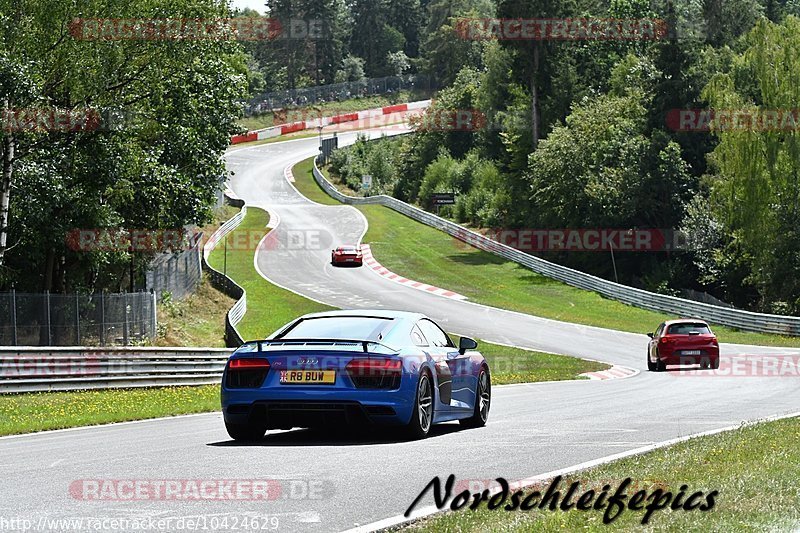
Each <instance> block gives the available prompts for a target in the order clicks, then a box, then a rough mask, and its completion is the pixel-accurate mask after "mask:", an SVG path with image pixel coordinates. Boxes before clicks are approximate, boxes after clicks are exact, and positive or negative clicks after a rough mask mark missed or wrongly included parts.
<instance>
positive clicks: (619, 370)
mask: <svg viewBox="0 0 800 533" xmlns="http://www.w3.org/2000/svg"><path fill="white" fill-rule="evenodd" d="M638 373H639V371H638V370H636V369H634V368H628V367H627V366H616V365H615V366H612V367H611V368H609V369H608V370H601V371H599V372H586V373H585V374H581V376H586V377H588V378H589V379H593V380H606V379H625V378H630V377H633V376H635V375H636V374H638Z"/></svg>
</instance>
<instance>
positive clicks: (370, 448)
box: [0, 127, 800, 531]
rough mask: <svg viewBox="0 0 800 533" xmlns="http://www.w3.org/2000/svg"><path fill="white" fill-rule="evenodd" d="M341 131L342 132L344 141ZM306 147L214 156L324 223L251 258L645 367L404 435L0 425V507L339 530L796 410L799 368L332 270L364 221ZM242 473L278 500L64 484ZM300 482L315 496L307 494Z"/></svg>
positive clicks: (277, 206) (498, 396) (206, 421)
mask: <svg viewBox="0 0 800 533" xmlns="http://www.w3.org/2000/svg"><path fill="white" fill-rule="evenodd" d="M392 129H393V131H397V128H396V127H395V128H392ZM354 137H355V136H354V135H352V134H345V135H342V136H341V140H342V143H343V144H345V143H349V142H352V141H353V139H354ZM316 150H317V140H316V139H308V140H297V141H292V142H287V143H280V144H270V145H264V146H259V147H254V148H248V149H243V150H234V151H232V152H229V154H228V156H227V159H228V163H229V168H230V169H231V170H232V171H234V172H235V175H234V177H233V178H232V180H231V186H232V188H233V190H234V191H235V192H236V193H237V194H238V195H239V196H241V197H242V198H244V199H245V200H246V201H247V202H248V204H251V205H254V206H258V207H263V208H265V209H268V210H269V211H270V212H271V213H272V215H273V216H275V217H278V218H279V219H280V223H279V224H278V226H277V228H276V230H275V231H277V232H278V236H279V237H280V239H279V242H285V240H286V238H288V237H289V235H290V233H289V232H295V234H297V233H296V232H301V233H302V232H305V231H307V230H312V231H320V232H321V235H322V236H323V239H322V242H323V244H322V245H321V246H319V247H318V249H308V248H307V247H306V248H302V247H301V249H293V248H294V247H287V246H277V247H273V248H271V249H269V250H266V251H263V252H261V253H259V255H258V257H257V263H258V266H259V268H260V269H261V270H262V272H263V273H264V275H266V276H267V277H268V278H269V279H271V280H273V281H274V282H275V283H278V284H280V285H281V286H284V287H289V288H291V289H293V290H295V291H297V292H299V293H301V294H304V295H306V296H309V297H311V298H314V299H317V300H320V301H323V302H325V303H329V304H331V305H336V306H339V307H344V308H367V307H380V308H397V309H406V310H413V311H421V312H424V313H426V314H428V315H429V316H431V317H432V318H434V319H436V320H437V321H439V322H441V323H442V324H443V325H444V326H445V327H446V329H448V330H449V331H453V332H457V333H469V334H471V335H472V336H475V337H478V338H482V339H486V340H490V341H495V342H502V343H509V344H517V345H521V346H526V347H530V348H536V349H540V350H545V351H552V352H559V353H566V354H570V355H574V356H583V357H589V358H594V359H602V360H605V361H608V362H611V363H616V364H621V365H625V366H629V367H633V368H637V369H640V370H643V372H642V373H641V374H639V375H638V376H635V377H633V378H629V379H622V380H612V381H598V382H589V381H585V382H562V383H545V384H535V385H514V386H508V387H496V388H495V389H494V391H493V392H494V398H493V404H492V410H491V414H490V419H489V424H488V425H487V427H485V428H481V429H471V430H462V429H461V428H460V427H459V426H458V425H457V424H446V425H443V426H438V427H435V428H434V430H433V435H432V436H431V437H430V438H428V439H427V440H425V441H419V442H401V441H398V440H397V439H395V438H394V437H393V436H392V435H391V434H389V435H383V434H370V435H367V436H353V435H347V434H345V435H326V434H321V433H316V432H310V431H290V432H280V431H276V432H270V433H269V434H268V435H267V436H266V438H265V439H264V440H263V442H261V443H259V444H254V445H237V444H234V443H233V442H231V441H230V440H229V439H228V437H227V435H226V433H225V430H224V428H223V424H222V419H221V415H220V414H207V415H199V416H192V417H182V418H176V419H171V420H158V421H147V422H141V423H134V424H127V425H116V426H108V427H103V428H88V429H80V430H76V431H67V432H57V433H49V434H42V435H32V436H23V437H16V438H10V439H2V440H0V465H1V466H2V467H3V471H4V474H5V476H4V477H5V480H4V483H3V487H4V488H3V489H1V490H0V516H5V517H26V518H29V519H31V520H33V521H34V523H37V522H36V521H38V520H40V519H41V518H42V517H50V518H58V517H62V518H63V517H99V518H106V517H126V518H131V517H141V518H150V517H156V518H173V519H177V518H180V517H200V516H203V517H205V518H204V519H205V520H206V523H210V522H209V521H210V520H222V519H224V518H227V519H228V520H229V525H231V526H232V524H233V521H234V520H237V519H238V518H242V517H261V519H262V520H264V519H265V517H267V516H273V517H277V518H276V520H277V521H278V525H279V530H281V531H340V530H343V529H347V528H350V527H353V526H355V525H363V524H368V523H371V522H374V521H377V520H381V519H384V518H388V517H390V516H394V515H397V514H401V513H402V512H403V511H405V509H406V508H407V506H408V505H409V504H410V503H411V501H412V500H413V499H414V498H415V497H416V495H417V494H418V493H419V492H420V490H421V489H422V488H423V486H424V485H425V484H426V483H427V482H428V481H430V479H431V477H433V476H434V475H440V476H447V475H448V474H451V473H452V474H456V476H457V477H458V478H459V479H493V478H495V477H497V476H503V477H506V478H507V479H521V478H525V477H529V476H532V475H536V474H539V473H543V472H548V471H552V470H556V469H559V468H564V467H568V466H570V465H574V464H578V463H582V462H585V461H590V460H594V459H598V458H601V457H604V456H608V455H612V454H616V453H620V452H623V451H626V450H630V449H635V448H639V447H641V446H644V445H648V444H652V443H656V442H659V441H664V440H668V439H672V438H675V437H680V436H686V435H690V434H693V433H698V432H701V431H707V430H711V429H715V428H720V427H725V426H730V425H735V424H738V423H739V422H742V421H746V420H755V419H758V418H761V417H766V416H770V415H778V414H786V413H791V412H796V411H800V394H798V392H800V380H798V379H797V377H726V376H714V375H711V373H710V372H704V373H703V372H688V373H687V372H684V371H670V372H665V373H658V374H654V373H648V372H646V371H645V364H644V363H645V360H644V354H645V349H646V346H647V337H645V336H644V335H635V334H630V333H621V332H617V331H611V330H604V329H600V328H592V327H586V326H579V325H573V324H566V323H561V322H556V321H551V320H545V319H541V318H537V317H532V316H527V315H522V314H518V313H512V312H508V311H502V310H499V309H493V308H488V307H483V306H479V305H476V304H473V303H469V302H460V301H455V300H449V299H446V298H442V297H438V296H434V295H429V294H425V293H423V292H421V291H418V290H414V289H411V288H408V287H404V286H402V285H400V284H397V283H394V282H391V281H389V280H387V279H385V278H383V277H381V276H379V275H377V274H375V273H374V272H372V271H370V270H369V269H365V268H362V269H334V268H331V267H330V266H329V265H328V259H329V253H330V246H329V244H330V243H329V242H327V241H326V239H327V240H329V241H332V242H336V243H339V242H354V241H358V240H359V239H360V237H361V236H362V234H363V233H364V231H365V229H366V226H365V220H364V219H363V217H362V216H361V215H360V214H359V213H358V212H357V211H356V210H355V209H353V208H351V207H345V206H341V207H340V206H320V205H318V204H313V203H311V202H309V201H308V200H306V199H305V198H303V197H301V196H300V195H299V194H298V193H297V192H296V191H295V189H294V188H293V187H292V186H291V185H289V183H288V182H287V181H286V179H285V178H284V174H283V171H284V168H285V167H286V166H287V165H288V164H290V163H294V162H296V161H299V160H300V159H303V158H304V157H308V156H310V155H313V154H314V153H316ZM377 259H378V260H380V257H378V258H377ZM399 274H403V272H399ZM421 281H426V280H421ZM643 328H644V326H643ZM267 333H269V332H265V334H267ZM722 353H723V356H724V357H726V358H732V359H733V360H741V358H742V355H744V354H748V355H754V354H757V355H761V356H762V358H763V361H764V362H766V363H769V362H770V361H774V360H775V359H774V357H773V356H774V355H780V354H795V355H796V354H798V353H799V352H798V350H790V349H778V348H759V347H747V346H737V345H723V346H722ZM795 360H796V359H795ZM748 368H749V367H748ZM254 478H255V479H276V480H283V481H282V484H283V492H282V493H281V496H280V497H279V498H278V499H277V500H275V501H235V502H231V501H225V502H220V501H169V502H164V501H136V502H130V501H126V502H118V501H103V502H97V501H83V500H81V499H76V498H74V497H73V496H71V495H70V494H69V487H70V484H71V483H73V482H74V481H75V480H80V479H184V480H185V479H196V480H207V479H210V480H217V479H254ZM303 487H310V488H311V489H312V491H316V492H318V493H319V494H318V495H317V497H307V496H306V497H304V496H303V493H304V492H306V491H305V489H303ZM292 488H294V494H292V493H291V489H292ZM431 503H432V500H426V501H425V502H424V504H425V505H428V504H431ZM177 527H179V526H176V525H173V526H172V529H176V528H177Z"/></svg>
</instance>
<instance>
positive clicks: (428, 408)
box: [406, 370, 434, 440]
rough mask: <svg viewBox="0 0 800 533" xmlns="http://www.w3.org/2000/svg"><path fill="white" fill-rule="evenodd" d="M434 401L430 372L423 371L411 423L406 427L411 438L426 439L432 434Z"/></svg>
mask: <svg viewBox="0 0 800 533" xmlns="http://www.w3.org/2000/svg"><path fill="white" fill-rule="evenodd" d="M433 399H434V395H433V382H432V381H431V375H430V372H428V371H427V370H423V371H422V373H421V374H420V376H419V382H418V383H417V393H416V396H415V398H414V410H413V411H412V413H411V421H410V422H409V423H408V426H406V434H407V435H408V437H409V438H411V439H413V440H417V439H424V438H425V437H427V436H428V433H430V431H431V426H432V425H433Z"/></svg>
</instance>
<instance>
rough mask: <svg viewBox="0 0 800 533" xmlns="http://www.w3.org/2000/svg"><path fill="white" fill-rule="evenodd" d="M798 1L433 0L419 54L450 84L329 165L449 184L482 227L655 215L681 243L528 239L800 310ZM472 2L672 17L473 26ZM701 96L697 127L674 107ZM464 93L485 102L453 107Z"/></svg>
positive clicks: (618, 225)
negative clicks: (533, 27) (651, 27)
mask: <svg viewBox="0 0 800 533" xmlns="http://www.w3.org/2000/svg"><path fill="white" fill-rule="evenodd" d="M444 6H447V8H445V7H444ZM448 10H449V11H448ZM797 15H800V4H798V3H796V2H794V3H793V2H772V1H764V2H759V1H755V0H729V1H719V0H706V1H697V2H691V1H666V2H652V3H651V2H644V1H635V0H633V1H614V2H610V3H603V2H583V3H582V2H579V1H576V2H553V3H548V2H535V3H534V2H522V1H498V2H494V3H493V2H485V1H480V0H475V1H462V2H430V3H429V4H428V6H427V16H428V18H427V21H428V22H427V24H426V25H425V26H423V30H422V31H421V34H422V36H423V37H422V39H421V41H422V42H423V43H424V44H423V46H421V48H420V56H419V57H417V58H413V59H412V62H411V63H412V65H414V67H415V68H416V69H418V70H419V71H420V72H428V73H438V75H439V81H440V83H441V84H442V86H443V87H444V88H443V89H442V90H441V91H440V92H439V93H438V94H437V97H436V99H435V102H434V105H433V106H432V108H431V109H430V110H429V112H428V114H427V115H426V116H424V117H423V118H422V119H421V120H420V121H419V124H418V132H417V133H416V134H414V135H412V136H408V137H405V138H403V139H396V140H387V141H382V142H381V143H359V145H358V146H356V147H354V148H353V149H349V150H344V151H341V152H340V153H339V154H338V155H337V157H336V158H335V160H334V162H333V170H334V172H335V173H337V174H338V175H339V176H341V177H342V178H343V179H345V180H348V179H349V180H350V181H351V182H352V183H351V185H353V186H355V185H356V182H357V181H358V177H359V176H360V175H362V174H370V175H371V176H372V177H373V190H371V191H369V192H370V193H379V192H383V193H388V194H392V195H394V196H396V197H398V198H401V199H403V200H406V201H411V202H416V203H418V204H419V205H421V206H423V207H426V208H432V205H431V195H432V193H433V192H443V191H448V192H455V193H456V195H457V201H456V205H455V206H452V207H445V208H443V209H442V213H443V214H445V215H447V216H450V217H452V218H454V219H456V220H458V221H459V222H464V223H468V224H470V225H472V226H473V227H477V228H484V229H487V228H488V229H490V230H495V231H496V230H497V229H535V230H542V229H568V228H575V229H580V230H586V229H616V230H637V229H655V228H657V229H660V230H663V233H664V234H665V235H678V236H680V238H679V239H678V240H679V247H678V249H677V251H676V250H675V249H673V250H671V251H664V249H663V248H662V249H659V250H656V249H653V250H649V253H646V252H635V253H617V254H616V262H615V263H613V262H612V261H611V260H610V259H609V257H608V255H607V253H606V254H600V253H597V252H585V251H546V252H544V253H541V254H539V253H537V254H538V255H542V256H543V257H546V258H547V259H550V260H553V261H556V262H559V263H562V264H566V265H569V266H572V267H575V268H579V269H581V270H584V271H588V272H591V273H594V274H597V275H600V276H602V277H605V278H607V279H612V280H613V279H615V276H618V278H619V280H620V281H622V282H624V283H628V284H632V285H636V286H640V287H644V288H646V289H649V290H654V291H658V292H663V293H667V294H675V295H680V294H683V293H684V292H685V290H686V289H691V290H697V291H705V292H707V293H710V294H712V295H713V296H715V297H717V298H719V299H722V300H723V301H726V302H729V303H731V304H734V305H736V306H739V307H742V308H747V309H753V310H759V311H766V312H774V313H780V314H797V313H800V284H798V279H799V277H798V273H800V272H798V271H799V270H800V219H799V218H798V208H799V207H800V204H799V203H798V202H800V181H798V180H799V179H800V176H799V175H798V168H799V167H800V152H799V151H798V149H800V144H798V141H799V140H800V139H799V138H798V130H797V124H798V123H796V122H797V120H798V118H799V117H798V115H797V109H798V108H800V77H799V76H800V72H798V70H797V68H796V65H797V64H798V60H800V19H798V18H796V16H797ZM476 17H496V18H498V19H508V18H511V19H528V18H537V19H539V18H547V19H555V18H566V19H575V18H580V17H593V18H598V19H601V20H602V19H637V20H639V19H646V20H656V21H659V23H660V24H663V25H664V26H663V27H665V28H666V32H665V33H664V34H663V35H662V36H660V37H659V38H649V39H647V38H646V39H628V40H624V39H598V40H591V39H573V40H556V39H551V40H548V39H539V40H536V39H534V40H505V39H502V38H495V39H491V38H488V39H477V40H476V39H465V38H464V32H463V31H460V24H462V21H463V19H465V18H467V19H472V18H476ZM434 26H436V27H435V28H434ZM453 58H458V61H457V62H456V61H453ZM709 109H712V110H717V111H718V117H719V119H718V120H716V121H711V123H710V124H706V127H705V128H704V127H700V126H702V120H699V121H698V120H695V121H692V120H689V121H686V122H685V123H680V122H679V121H677V120H676V119H675V117H676V116H681V115H680V110H692V112H691V113H694V116H695V118H696V116H698V115H700V116H702V111H703V110H709ZM465 111H466V112H467V114H468V116H471V117H480V120H473V121H472V122H473V123H472V127H469V126H467V127H464V125H463V124H461V125H459V124H458V123H457V121H456V120H453V119H452V117H456V116H458V115H457V113H459V112H461V113H462V114H463V113H464V112H465ZM725 113H728V115H727V116H730V115H731V114H734V116H739V115H743V116H744V117H745V120H742V119H741V116H739V119H736V118H734V119H730V120H728V122H725V121H724V120H723V118H724V117H725V116H726V115H725ZM735 113H738V114H739V115H735ZM690 116H692V115H691V114H690ZM442 117H450V118H451V120H443V119H442ZM737 120H738V121H737ZM731 124H733V125H731ZM448 126H449V127H448ZM615 266H616V270H617V271H618V272H614V271H613V270H612V269H614V267H615Z"/></svg>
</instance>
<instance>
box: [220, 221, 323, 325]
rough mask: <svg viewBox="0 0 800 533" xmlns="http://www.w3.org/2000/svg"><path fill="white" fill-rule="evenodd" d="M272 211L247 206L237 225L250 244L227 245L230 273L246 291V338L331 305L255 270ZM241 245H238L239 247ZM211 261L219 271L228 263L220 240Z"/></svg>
mask: <svg viewBox="0 0 800 533" xmlns="http://www.w3.org/2000/svg"><path fill="white" fill-rule="evenodd" d="M268 222H269V214H268V213H267V212H266V211H264V210H263V209H257V208H254V207H248V208H247V214H246V215H245V217H244V220H243V221H242V223H241V225H240V226H239V227H238V228H237V229H236V231H237V232H239V233H240V234H242V235H247V236H248V237H247V239H246V241H247V243H249V244H251V246H244V247H241V248H243V249H231V248H229V249H228V252H227V254H228V260H227V275H228V277H230V278H231V279H233V280H235V281H236V283H238V284H239V285H241V286H242V287H243V288H244V290H245V291H247V313H245V315H244V319H243V320H242V322H241V323H240V324H239V325H238V326H237V327H238V329H239V332H240V333H241V334H242V336H243V337H244V338H245V340H249V339H264V338H266V337H267V336H268V335H270V334H271V333H272V332H273V331H275V330H276V329H278V328H279V327H280V326H282V325H284V324H286V323H287V322H289V321H290V320H293V319H294V318H297V317H298V316H300V315H304V314H306V313H315V312H318V311H325V310H328V309H332V308H331V307H328V306H325V305H322V304H319V303H317V302H314V301H311V300H308V299H306V298H303V297H302V296H299V295H297V294H295V293H293V292H290V291H287V290H285V289H281V288H280V287H277V286H275V285H273V284H272V283H269V282H267V281H266V280H265V279H264V278H262V277H261V275H260V274H259V273H258V271H256V269H255V266H254V265H253V256H254V254H255V249H256V245H257V244H258V243H259V242H260V240H261V238H262V237H263V236H264V235H266V234H267V232H268V229H267V223H268ZM237 248H238V247H237ZM208 262H209V264H210V265H211V266H212V267H214V268H215V269H216V270H219V271H220V272H222V271H223V268H224V264H225V248H224V246H223V243H220V244H219V245H218V246H217V247H216V248H215V249H214V251H213V252H211V254H210V256H209V258H208Z"/></svg>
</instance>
